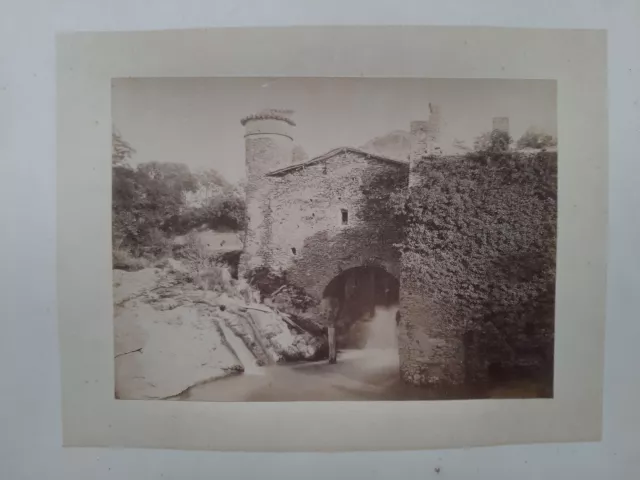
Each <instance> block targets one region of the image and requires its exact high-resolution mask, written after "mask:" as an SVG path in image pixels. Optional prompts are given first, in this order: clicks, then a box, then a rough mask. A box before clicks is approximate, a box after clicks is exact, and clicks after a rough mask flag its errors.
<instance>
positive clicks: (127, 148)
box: [111, 127, 136, 165]
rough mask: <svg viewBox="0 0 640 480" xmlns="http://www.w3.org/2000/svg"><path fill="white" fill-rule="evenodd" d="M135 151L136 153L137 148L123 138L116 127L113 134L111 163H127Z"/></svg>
mask: <svg viewBox="0 0 640 480" xmlns="http://www.w3.org/2000/svg"><path fill="white" fill-rule="evenodd" d="M134 153H136V151H135V149H134V148H133V147H132V146H131V145H129V143H127V142H126V141H124V140H123V139H122V136H121V135H120V132H118V131H117V130H116V129H115V127H114V128H113V132H112V134H111V163H112V164H113V165H125V164H126V162H127V160H129V159H131V155H133V154H134Z"/></svg>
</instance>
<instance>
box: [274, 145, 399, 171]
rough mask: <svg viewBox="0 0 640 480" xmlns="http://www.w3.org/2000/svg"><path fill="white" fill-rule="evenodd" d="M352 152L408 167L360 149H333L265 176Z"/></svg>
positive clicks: (393, 159)
mask: <svg viewBox="0 0 640 480" xmlns="http://www.w3.org/2000/svg"><path fill="white" fill-rule="evenodd" d="M341 151H343V152H347V151H349V152H354V153H358V154H360V155H366V156H367V157H370V158H375V159H377V160H382V161H385V162H390V163H395V164H397V165H408V164H409V162H406V161H404V160H398V159H395V158H391V157H386V156H384V155H379V154H376V153H371V152H367V151H366V150H362V149H361V148H356V147H336V148H333V149H331V150H329V151H328V152H326V153H323V154H322V155H318V156H316V157H313V158H312V159H310V160H307V161H305V162H300V163H295V164H293V165H287V166H286V167H282V168H279V169H277V170H272V171H271V172H269V173H267V176H273V175H277V174H279V173H286V172H288V171H292V170H297V169H299V168H304V167H306V166H309V165H313V164H315V163H318V162H321V161H323V160H328V159H329V158H331V157H333V156H334V155H336V154H337V153H339V152H341Z"/></svg>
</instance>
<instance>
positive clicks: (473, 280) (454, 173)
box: [400, 153, 557, 385]
mask: <svg viewBox="0 0 640 480" xmlns="http://www.w3.org/2000/svg"><path fill="white" fill-rule="evenodd" d="M411 176H412V182H411V183H412V188H411V192H410V199H409V202H408V205H407V212H408V213H407V224H406V226H405V236H404V244H403V253H402V279H401V299H400V304H401V310H400V312H401V322H400V356H401V372H402V375H403V378H404V379H405V380H407V381H409V382H411V383H417V384H429V383H441V382H448V383H453V384H456V383H463V382H473V381H486V380H487V377H488V376H490V374H491V372H492V371H494V372H496V371H497V372H502V373H503V374H504V373H505V372H509V371H511V372H514V371H516V372H517V371H518V370H517V369H519V368H520V369H523V368H524V369H528V371H530V372H532V373H533V374H534V375H542V376H543V377H544V378H545V380H546V381H547V382H549V384H550V385H551V383H552V378H551V375H552V367H553V325H554V301H555V298H554V295H555V242H556V220H557V158H556V155H555V154H553V153H543V154H538V155H529V156H526V155H521V154H513V153H511V154H501V155H495V156H493V157H491V158H487V157H484V156H466V157H439V158H437V157H431V158H426V159H424V160H422V161H421V162H419V163H418V164H417V166H416V167H415V168H414V169H412V171H411ZM514 377H515V378H520V377H521V372H520V373H518V374H517V375H515V376H514Z"/></svg>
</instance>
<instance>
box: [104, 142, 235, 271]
mask: <svg viewBox="0 0 640 480" xmlns="http://www.w3.org/2000/svg"><path fill="white" fill-rule="evenodd" d="M134 153H135V150H134V149H133V148H132V147H131V146H130V145H129V144H128V143H127V142H126V141H124V140H123V139H122V137H121V136H120V135H119V134H118V133H117V132H114V134H113V143H112V171H113V183H112V218H113V220H112V228H113V231H112V234H113V245H114V249H115V250H118V251H120V250H121V251H125V252H127V254H128V255H130V256H131V257H134V258H135V257H145V258H157V257H161V256H163V255H167V254H169V253H170V249H171V241H170V240H171V238H173V237H174V236H176V235H182V234H185V233H187V232H189V231H190V230H192V229H194V228H199V227H207V228H211V229H217V228H227V229H231V230H241V229H243V228H244V223H245V204H244V197H243V195H242V192H241V191H240V190H238V189H233V188H232V186H231V185H229V184H228V183H227V182H226V181H225V180H224V179H223V178H222V177H221V176H220V174H218V173H217V172H215V171H214V170H207V171H203V172H199V173H192V172H191V171H190V170H189V168H188V167H187V166H186V165H184V164H181V163H161V162H149V163H142V164H139V165H137V166H132V165H131V164H130V163H129V160H130V159H131V156H132V155H133V154H134ZM196 193H197V194H198V195H199V197H200V198H199V202H198V203H189V202H188V201H187V200H188V197H189V195H191V194H196ZM118 255H120V256H121V255H122V254H121V253H119V254H118ZM115 260H117V259H116V258H115V257H114V263H117V262H115Z"/></svg>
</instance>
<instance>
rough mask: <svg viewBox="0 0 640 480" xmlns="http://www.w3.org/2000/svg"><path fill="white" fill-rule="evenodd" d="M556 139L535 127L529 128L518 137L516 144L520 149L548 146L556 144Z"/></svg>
mask: <svg viewBox="0 0 640 480" xmlns="http://www.w3.org/2000/svg"><path fill="white" fill-rule="evenodd" d="M556 144H557V142H556V139H555V138H553V137H552V136H551V135H549V134H547V133H544V132H541V131H539V130H537V129H535V128H529V129H528V130H527V131H526V132H524V133H523V134H522V136H521V137H520V138H519V139H518V142H517V146H518V148H520V149H523V148H536V149H542V148H548V147H554V146H556Z"/></svg>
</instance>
